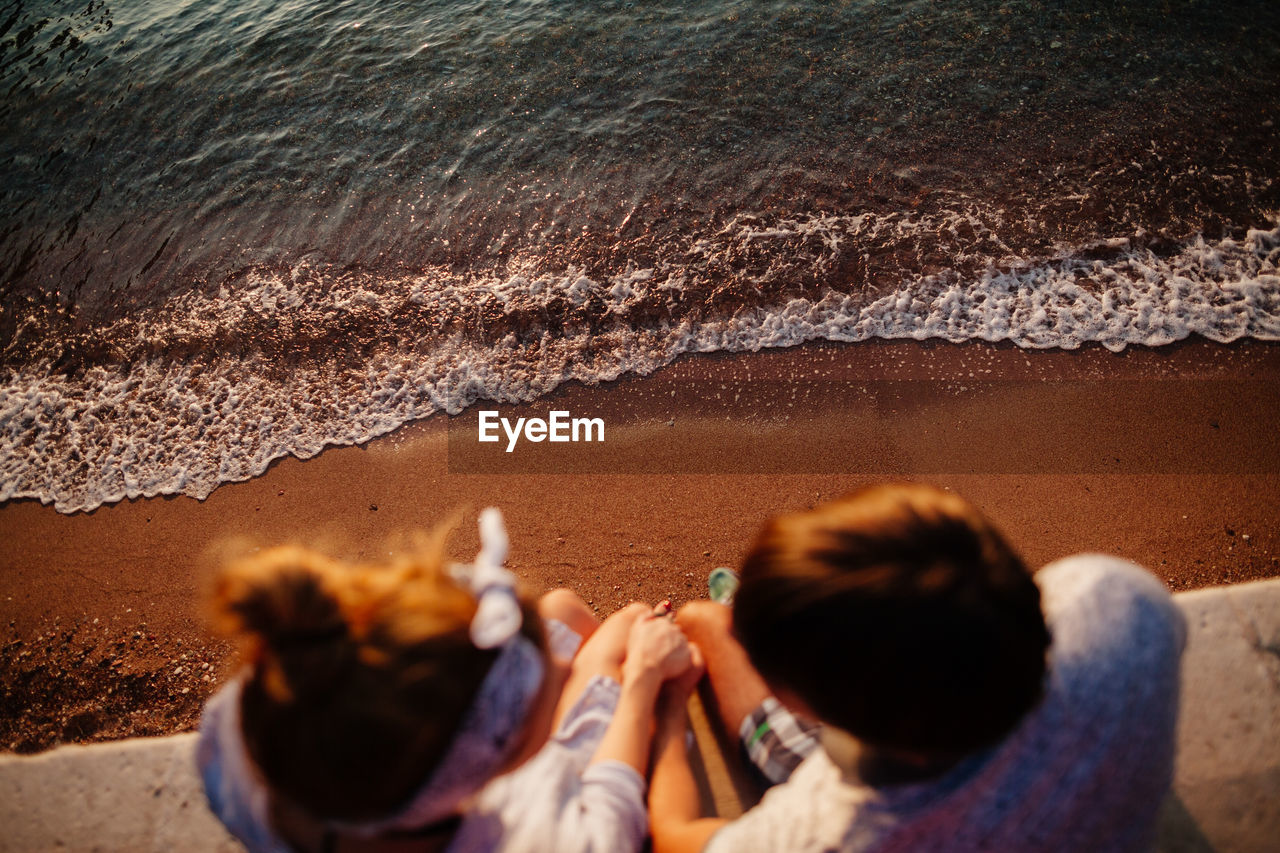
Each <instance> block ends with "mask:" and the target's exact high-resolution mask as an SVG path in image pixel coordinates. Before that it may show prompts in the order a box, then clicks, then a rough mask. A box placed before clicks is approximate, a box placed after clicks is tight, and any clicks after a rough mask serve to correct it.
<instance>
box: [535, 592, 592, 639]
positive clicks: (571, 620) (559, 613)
mask: <svg viewBox="0 0 1280 853" xmlns="http://www.w3.org/2000/svg"><path fill="white" fill-rule="evenodd" d="M538 615H539V616H541V617H542V618H543V619H555V620H556V621H558V622H563V623H564V624H565V625H567V626H568V627H569V630H571V631H573V632H574V633H575V634H577V635H578V636H579V637H581V638H582V639H583V641H584V642H585V641H586V639H587V638H588V637H590V636H591V635H592V634H594V633H595V631H596V628H599V627H600V620H598V619H596V615H595V614H594V613H592V612H591V608H590V607H588V606H587V603H586V602H585V601H583V600H582V599H581V598H579V597H578V594H577V593H576V592H573V591H572V590H568V589H565V588H564V587H560V588H559V589H553V590H551V592H548V593H547V594H546V595H544V596H542V597H541V598H539V599H538Z"/></svg>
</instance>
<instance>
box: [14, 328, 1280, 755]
mask: <svg viewBox="0 0 1280 853" xmlns="http://www.w3.org/2000/svg"><path fill="white" fill-rule="evenodd" d="M479 408H481V407H473V408H472V409H470V410H468V411H467V412H465V413H464V414H462V415H460V416H458V417H456V418H452V419H450V418H445V417H433V418H430V419H428V420H426V421H423V422H419V423H416V424H412V425H409V426H407V427H404V428H402V429H400V430H398V431H396V432H394V433H393V434H391V435H389V436H386V437H384V438H382V439H379V440H376V441H373V442H371V443H369V444H367V445H365V446H361V447H347V448H336V449H329V450H328V451H326V452H324V453H322V454H320V455H319V456H318V457H316V458H313V459H311V460H307V461H299V460H297V459H292V458H290V459H284V460H281V461H279V462H277V463H276V464H275V465H273V466H272V467H271V469H270V470H269V471H268V472H267V473H266V474H265V475H263V476H261V477H259V478H257V479H255V480H252V481H250V482H246V483H238V484H232V485H226V486H223V487H221V488H219V489H217V490H216V491H215V492H214V493H213V494H212V495H211V496H210V497H209V498H208V499H207V500H205V501H203V502H200V501H196V500H193V499H190V498H185V497H176V498H154V499H148V500H136V501H130V502H125V503H121V504H117V505H114V506H104V507H101V508H100V509H98V510H96V511H95V512H92V513H88V514H77V515H74V516H64V515H60V514H58V513H57V512H55V511H54V510H53V509H52V508H51V507H46V506H41V505H40V504H38V503H35V502H31V501H20V502H13V503H10V504H8V505H5V506H3V507H0V542H2V543H3V546H2V547H0V579H2V583H3V593H0V619H2V620H3V621H0V629H3V631H4V636H3V643H2V644H0V685H2V690H3V696H2V697H0V749H8V750H16V751H20V752H29V751H34V750H38V749H42V748H46V747H49V746H52V745H54V744H56V743H57V742H65V741H72V740H100V739H107V738H114V737H123V736H129V735H138V734H160V733H167V732H171V731H178V730H183V729H186V728H189V727H191V726H192V725H194V723H195V721H196V720H197V719H198V714H199V708H200V705H201V703H202V702H203V699H204V697H205V696H207V694H208V693H209V691H210V690H211V689H213V687H214V686H215V685H216V683H217V682H218V680H219V679H220V678H221V677H223V676H224V675H225V674H226V672H227V670H228V669H229V667H230V666H231V658H230V652H229V650H228V649H227V648H226V647H225V645H223V644H221V643H219V642H217V641H215V640H213V639H212V638H211V637H210V636H209V635H208V634H207V632H206V631H205V629H204V628H203V623H202V619H201V615H200V596H199V590H200V588H201V584H202V579H203V577H204V572H205V571H206V567H207V565H208V564H209V562H210V561H209V559H208V556H207V555H208V554H209V553H210V551H211V550H214V549H216V548H217V547H218V546H219V544H220V543H224V542H226V541H227V540H229V539H232V538H243V539H248V540H250V541H252V542H255V543H262V544H267V543H273V542H279V541H286V540H301V541H304V542H311V543H317V544H320V545H322V546H324V547H326V548H328V549H329V550H333V551H337V552H340V553H345V554H350V555H359V556H362V557H365V558H375V557H377V556H378V555H379V554H380V553H383V552H385V551H386V550H388V549H391V548H395V547H398V545H397V542H398V541H400V542H403V537H404V535H405V534H406V533H408V532H410V531H413V530H416V529H423V528H427V527H430V526H431V525H432V524H433V523H434V522H436V521H437V520H440V519H442V518H444V517H445V516H446V515H447V514H448V513H449V512H450V511H452V510H454V509H455V508H458V507H469V508H470V511H469V514H468V515H467V516H466V519H465V521H464V523H463V525H462V527H461V528H460V530H459V532H458V534H457V535H456V536H455V537H454V540H453V543H452V553H453V554H454V555H455V556H457V557H458V558H466V557H468V556H470V554H472V553H473V551H474V548H475V547H476V537H475V534H474V532H473V522H474V515H475V510H477V509H479V508H480V507H482V506H486V505H490V504H492V505H497V506H499V507H501V508H502V509H503V511H504V513H505V515H506V517H507V522H508V526H509V528H510V532H511V540H512V553H511V567H512V568H513V569H514V570H516V571H517V573H518V574H519V575H520V576H521V577H522V578H523V579H524V580H525V581H526V582H527V584H528V585H529V586H530V588H532V589H533V590H534V591H541V590H545V589H549V588H551V587H554V586H560V585H563V586H568V587H570V588H572V589H574V590H576V591H577V592H579V593H580V594H581V595H582V596H583V597H584V598H585V599H587V600H588V601H590V602H591V604H592V605H593V606H594V607H595V608H596V609H597V610H598V611H599V612H600V613H601V614H602V615H603V614H606V613H608V612H611V611H612V610H614V609H616V608H617V607H618V606H620V605H622V604H624V603H626V602H627V601H628V600H632V599H642V600H646V601H656V600H658V599H661V598H665V597H670V598H672V599H673V600H675V601H676V602H680V601H683V600H687V599H689V598H693V597H698V596H700V595H702V594H703V589H704V581H705V577H706V574H707V572H708V571H709V570H710V569H711V568H713V567H715V566H718V565H733V564H734V563H736V561H737V560H738V559H739V557H740V555H741V554H742V553H743V551H744V550H745V549H746V547H747V545H748V544H749V541H750V537H751V535H752V533H753V531H754V530H755V528H756V526H757V525H758V524H759V522H760V521H761V520H762V519H763V518H765V517H766V516H768V515H770V514H773V513H776V512H780V511H785V510H788V509H793V508H799V507H804V506H807V505H810V504H812V503H814V502H816V501H818V500H821V499H823V498H827V497H831V496H834V495H837V494H840V493H842V492H845V491H848V490H850V489H853V488H856V487H857V486H859V485H861V484H864V483H868V482H873V481H877V480H881V479H886V478H904V477H905V478H912V479H925V480H929V481H932V482H935V483H937V484H940V485H943V486H946V487H949V488H952V489H955V490H956V491H958V492H960V493H961V494H963V495H965V496H966V497H967V498H969V499H970V500H971V501H973V502H974V503H975V504H977V505H978V506H979V507H980V508H981V509H982V510H984V511H985V512H986V513H987V514H988V515H989V516H990V517H991V518H992V519H993V520H994V521H995V522H996V523H997V524H998V525H999V526H1000V527H1001V528H1002V529H1003V530H1004V531H1005V532H1006V534H1007V536H1008V538H1009V539H1010V541H1011V542H1012V544H1013V545H1014V547H1015V548H1016V549H1018V550H1019V551H1020V552H1021V553H1022V554H1023V556H1024V557H1025V558H1026V560H1027V562H1028V563H1029V564H1031V565H1033V566H1039V565H1043V564H1044V563H1046V562H1049V561H1051V560H1053V559H1055V558H1057V557H1061V556H1065V555H1067V554H1071V553H1074V552H1078V551H1082V550H1099V551H1107V552H1112V553H1116V554H1119V555H1121V556H1124V557H1127V558H1129V559H1132V560H1135V561H1136V562H1139V563H1141V564H1143V565H1146V566H1147V567H1149V568H1150V569H1151V570H1153V571H1154V572H1155V573H1156V574H1158V575H1159V576H1161V577H1162V578H1164V579H1165V580H1166V582H1167V583H1169V585H1170V586H1171V587H1172V588H1174V589H1175V590H1181V589H1188V588H1194V587H1200V586H1209V585H1216V584H1223V583H1233V582H1238V581H1244V580H1250V579H1255V578H1261V577H1268V576H1275V575H1280V529H1278V528H1280V525H1278V524H1277V520H1280V449H1278V448H1277V442H1276V435H1277V425H1278V424H1280V345H1277V344H1273V343H1261V342H1257V341H1244V342H1239V343H1236V344H1232V345H1229V346H1221V345H1217V344H1212V343H1209V342H1206V341H1203V340H1199V339H1197V340H1194V341H1189V342H1184V343H1181V344H1176V345H1173V346H1168V347H1163V348H1159V349H1154V350H1152V349H1130V350H1128V351H1126V352H1124V353H1122V354H1115V353H1111V352H1108V351H1106V350H1103V349H1099V348H1090V349H1085V350H1081V351H1074V352H1067V351H1060V350H1051V351H1024V350H1020V349H1018V348H1016V347H1013V346H1009V345H988V344H976V343H969V344H964V345H961V346H954V345H950V344H944V343H937V342H925V343H917V342H910V341H908V342H885V341H873V342H868V343H863V344H856V345H829V344H818V345H810V346H805V347H801V348H797V349H793V350H782V351H767V352H762V353H757V354H746V355H724V354H715V355H708V356H697V357H692V358H686V359H682V360H681V361H679V362H677V363H676V364H674V365H671V366H669V367H668V368H666V369H664V370H662V371H659V372H658V373H656V374H654V375H653V376H651V377H647V378H643V379H624V380H620V381H618V382H614V383H610V384H609V385H606V386H599V387H582V386H578V385H572V386H567V387H564V388H562V389H560V390H559V391H558V392H556V393H554V394H552V395H549V396H548V397H546V398H544V399H542V400H540V401H538V402H537V403H535V404H531V405H529V406H521V407H516V406H500V407H498V406H490V407H488V408H496V409H498V410H499V411H500V412H501V414H502V415H503V416H504V417H507V418H510V419H513V420H514V418H516V417H521V416H525V417H532V416H541V417H545V416H546V414H547V413H548V412H549V411H550V410H553V409H556V410H566V411H569V412H571V413H572V415H573V416H575V417H599V418H602V419H603V420H604V422H605V424H606V440H605V442H604V443H603V444H590V445H588V444H572V443H569V444H558V445H549V444H545V443H544V444H536V445H535V444H530V443H528V442H522V443H520V444H519V445H518V446H517V447H516V448H515V449H514V451H513V452H512V453H510V454H506V453H504V452H503V449H504V447H505V445H506V442H505V440H504V441H501V442H498V443H496V444H484V445H481V444H479V443H477V442H476V424H477V415H476V413H477V411H478V409H479Z"/></svg>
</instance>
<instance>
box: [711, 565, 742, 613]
mask: <svg viewBox="0 0 1280 853" xmlns="http://www.w3.org/2000/svg"><path fill="white" fill-rule="evenodd" d="M738 583H739V580H738V573H737V572H735V571H734V570H733V569H727V568H725V567H724V566H721V567H720V568H718V569H712V570H711V575H710V576H709V577H708V578H707V590H708V591H709V593H710V598H711V600H712V601H718V602H720V603H721V604H733V596H734V593H736V592H737V591H738Z"/></svg>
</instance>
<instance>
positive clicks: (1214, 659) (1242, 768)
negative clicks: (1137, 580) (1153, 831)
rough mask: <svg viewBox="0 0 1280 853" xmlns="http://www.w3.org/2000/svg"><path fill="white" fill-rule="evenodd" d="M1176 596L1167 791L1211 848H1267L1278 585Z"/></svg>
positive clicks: (1278, 691)
mask: <svg viewBox="0 0 1280 853" xmlns="http://www.w3.org/2000/svg"><path fill="white" fill-rule="evenodd" d="M1175 600H1176V601H1177V602H1178V606H1179V607H1181V608H1182V611H1183V613H1185V614H1186V617H1187V628H1188V633H1187V648H1186V651H1185V652H1184V654H1183V658H1182V676H1183V677H1182V707H1181V713H1180V717H1179V720H1178V764H1177V775H1176V779H1175V782H1174V795H1175V796H1176V797H1177V798H1178V800H1179V801H1180V803H1181V807H1182V808H1183V809H1185V811H1186V814H1187V816H1188V817H1189V818H1190V819H1191V821H1193V822H1194V825H1195V826H1196V827H1197V829H1198V831H1199V833H1200V834H1201V835H1202V836H1203V839H1204V842H1205V843H1206V844H1208V845H1209V848H1210V849H1214V850H1224V851H1226V850H1230V851H1236V850H1259V851H1262V850H1276V849H1277V846H1278V845H1280V841H1277V839H1280V580H1268V581H1259V582H1256V583H1250V584H1241V585H1239V586H1229V587H1218V588H1216V589H1204V590H1196V591H1194V592H1187V593H1182V594H1180V595H1178V596H1176V597H1175ZM1184 840H1185V839H1184ZM1166 846H1167V847H1168V848H1169V849H1179V850H1192V849H1205V848H1204V847H1203V846H1201V847H1173V846H1171V845H1166Z"/></svg>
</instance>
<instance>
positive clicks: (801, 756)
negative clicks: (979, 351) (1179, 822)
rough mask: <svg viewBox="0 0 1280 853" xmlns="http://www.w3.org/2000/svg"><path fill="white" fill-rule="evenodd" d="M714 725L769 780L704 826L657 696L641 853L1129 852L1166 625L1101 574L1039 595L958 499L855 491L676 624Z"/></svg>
mask: <svg viewBox="0 0 1280 853" xmlns="http://www.w3.org/2000/svg"><path fill="white" fill-rule="evenodd" d="M679 623H680V625H681V626H682V627H683V628H684V629H685V631H686V633H687V634H688V635H689V637H690V639H691V640H692V641H693V642H694V643H695V644H697V645H698V646H699V648H700V649H701V650H702V654H703V657H704V658H705V661H706V667H707V673H708V676H709V678H710V681H711V686H712V689H713V691H714V692H715V695H716V698H717V704H718V707H719V710H720V713H721V715H722V718H723V722H724V724H725V725H726V726H727V727H728V728H729V729H730V730H732V731H737V732H738V733H739V734H740V736H741V738H742V741H743V745H744V746H745V747H746V750H747V753H748V755H749V756H750V757H751V759H752V761H753V762H754V763H755V764H756V765H757V766H758V767H759V768H760V769H761V771H762V772H763V773H764V774H765V776H766V777H768V778H769V779H770V781H773V782H780V783H781V784H778V785H777V786H776V787H774V788H772V789H771V790H770V791H769V792H768V793H767V794H766V796H765V797H764V799H763V800H762V802H761V803H760V804H759V805H758V806H757V807H755V808H754V809H751V810H750V811H749V812H747V814H745V815H744V816H743V817H742V818H740V819H739V820H737V821H734V822H732V823H729V824H726V823H725V822H724V821H720V820H715V819H699V818H698V816H697V815H696V813H695V812H694V809H696V802H697V798H696V795H694V794H693V787H692V786H693V780H692V776H691V775H690V771H689V766H688V763H687V756H686V755H685V752H684V750H685V741H684V737H683V734H682V732H683V726H684V723H685V721H684V716H683V714H684V712H683V700H684V698H685V697H684V696H681V695H678V694H677V693H673V694H672V695H670V696H668V697H667V699H668V701H667V702H666V703H665V705H664V710H663V712H662V714H661V720H660V732H659V744H658V750H659V753H658V756H659V757H658V761H657V764H656V766H655V769H654V776H653V781H652V784H651V792H650V821H651V824H652V831H653V836H654V849H655V851H656V853H669V852H670V853H677V852H678V851H695V850H702V849H706V850H708V851H717V852H718V853H719V851H783V850H785V851H810V850H812V851H830V850H841V851H855V850H1002V851H1003V850H1032V849H1034V850H1083V849H1089V850H1131V849H1136V848H1140V847H1144V846H1149V845H1150V842H1151V840H1152V835H1151V833H1152V830H1153V825H1154V819H1155V813H1156V810H1157V808H1158V806H1159V804H1160V801H1161V799H1162V798H1163V795H1164V793H1165V792H1166V791H1167V789H1168V787H1169V784H1170V781H1171V778H1172V768H1173V743H1174V729H1175V723H1176V714H1177V695H1178V669H1179V658H1180V655H1181V650H1182V645H1183V641H1184V637H1185V627H1184V625H1183V623H1182V618H1181V615H1180V614H1179V612H1178V610H1177V609H1176V608H1175V607H1174V606H1173V604H1172V601H1171V599H1170V597H1169V595H1168V592H1167V591H1166V590H1165V589H1164V587H1163V585H1161V584H1160V582H1159V581H1157V580H1156V579H1155V578H1153V577H1152V576H1151V575H1149V574H1148V573H1146V572H1145V571H1143V570H1142V569H1140V568H1138V567H1137V566H1134V565H1132V564H1130V563H1126V562H1124V561H1122V560H1119V559H1116V558H1112V557H1104V556H1101V555H1084V556H1078V557H1073V558H1069V559H1067V560H1062V561H1059V562H1057V563H1054V564H1053V565H1051V566H1048V567H1046V568H1045V569H1043V570H1042V571H1041V572H1039V573H1038V574H1037V575H1035V576H1034V577H1033V576H1032V575H1031V574H1030V573H1029V572H1028V571H1027V570H1026V569H1025V567H1024V566H1023V564H1022V562H1021V561H1020V560H1019V559H1018V557H1017V556H1016V555H1015V554H1014V553H1013V552H1012V550H1010V548H1009V547H1008V546H1007V545H1006V544H1005V542H1004V540H1003V538H1002V537H1001V536H1000V535H999V533H998V532H996V530H995V529H994V528H993V527H992V526H991V525H990V524H989V523H988V522H987V521H986V520H985V519H984V518H983V517H982V516H981V515H980V514H979V513H978V512H977V511H976V510H975V509H974V508H973V507H971V506H970V505H969V504H967V503H966V502H965V501H963V500H961V499H960V498H958V497H956V496H955V495H953V494H950V493H947V492H944V491H940V490H938V489H934V488H931V487H928V486H923V485H894V486H881V487H875V488H871V489H867V490H864V491H861V492H858V493H855V494H854V495H851V496H849V497H847V498H844V499H842V500H838V501H834V502H831V503H829V504H826V505H823V506H820V507H817V508H815V509H813V510H810V511H807V512H801V513H795V514H792V515H785V516H781V517H778V518H774V519H772V520H770V521H769V522H767V523H766V524H765V526H764V528H763V529H762V531H761V533H760V535H759V536H758V538H757V540H756V542H755V544H754V546H753V547H752V549H751V551H750V552H749V553H748V555H747V558H746V560H745V562H744V564H743V567H742V580H741V587H740V589H739V590H738V592H737V596H736V599H735V601H734V603H733V607H732V611H730V609H729V608H727V607H724V606H722V605H719V604H715V603H711V602H697V603H694V604H690V605H688V606H687V607H685V608H684V609H682V610H681V612H680V615H679Z"/></svg>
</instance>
